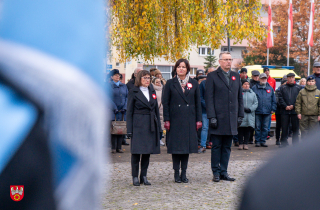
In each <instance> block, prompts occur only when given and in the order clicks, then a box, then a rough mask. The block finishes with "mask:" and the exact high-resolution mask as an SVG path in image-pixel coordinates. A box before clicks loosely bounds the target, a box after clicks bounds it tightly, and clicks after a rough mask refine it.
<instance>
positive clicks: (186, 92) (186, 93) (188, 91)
mask: <svg viewBox="0 0 320 210" xmlns="http://www.w3.org/2000/svg"><path fill="white" fill-rule="evenodd" d="M191 80H192V79H191V78H190V77H189V81H188V83H191V84H192V81H191ZM192 88H194V87H193V84H192ZM190 91H191V89H190V90H189V89H188V87H187V88H186V89H185V92H184V94H185V95H186V97H187V96H188V94H189V93H190Z"/></svg>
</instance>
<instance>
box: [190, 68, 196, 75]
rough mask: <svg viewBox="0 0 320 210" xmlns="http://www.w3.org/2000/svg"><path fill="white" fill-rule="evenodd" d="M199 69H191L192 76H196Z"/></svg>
mask: <svg viewBox="0 0 320 210" xmlns="http://www.w3.org/2000/svg"><path fill="white" fill-rule="evenodd" d="M197 70H198V68H190V76H196V74H197Z"/></svg>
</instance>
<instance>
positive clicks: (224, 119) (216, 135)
mask: <svg viewBox="0 0 320 210" xmlns="http://www.w3.org/2000/svg"><path fill="white" fill-rule="evenodd" d="M219 63H220V67H219V68H218V69H217V70H216V71H214V72H211V73H210V74H208V76H207V81H206V93H205V101H206V110H207V117H208V119H209V125H210V128H209V134H211V141H212V149H211V168H212V172H213V176H214V177H213V181H215V182H219V181H220V179H222V180H227V181H234V180H235V179H234V178H231V177H229V175H228V172H227V168H228V163H229V158H230V152H231V143H232V136H233V135H237V134H238V130H237V129H238V126H239V125H241V123H242V119H243V117H244V110H243V100H242V88H241V82H240V77H239V74H238V73H237V72H233V71H231V63H232V57H231V54H230V53H229V52H222V53H220V55H219Z"/></svg>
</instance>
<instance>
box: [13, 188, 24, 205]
mask: <svg viewBox="0 0 320 210" xmlns="http://www.w3.org/2000/svg"><path fill="white" fill-rule="evenodd" d="M23 190H24V185H10V197H11V199H12V200H14V201H21V200H22V198H23V196H24V191H23Z"/></svg>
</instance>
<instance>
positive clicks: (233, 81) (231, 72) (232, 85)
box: [229, 71, 237, 90]
mask: <svg viewBox="0 0 320 210" xmlns="http://www.w3.org/2000/svg"><path fill="white" fill-rule="evenodd" d="M234 73H235V72H233V71H230V82H229V87H230V89H232V88H233V87H234V86H235V83H236V80H237V77H236V76H235V75H234ZM232 77H235V78H236V79H235V80H232ZM233 90H234V89H233Z"/></svg>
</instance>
